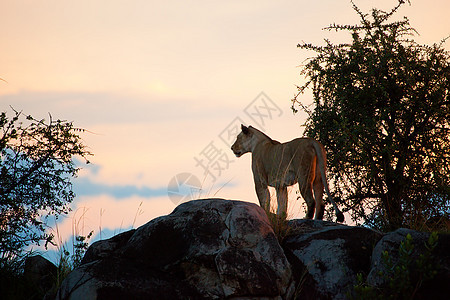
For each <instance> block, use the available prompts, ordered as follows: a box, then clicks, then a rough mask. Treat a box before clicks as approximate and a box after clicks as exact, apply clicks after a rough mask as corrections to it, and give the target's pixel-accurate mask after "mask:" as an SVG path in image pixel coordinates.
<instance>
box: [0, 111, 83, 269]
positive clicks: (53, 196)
mask: <svg viewBox="0 0 450 300" xmlns="http://www.w3.org/2000/svg"><path fill="white" fill-rule="evenodd" d="M13 112H14V116H13V117H12V118H11V119H8V117H7V115H6V112H2V113H1V114H0V128H1V132H0V134H1V135H0V152H1V156H0V211H1V215H0V262H1V263H4V262H6V261H8V260H10V259H14V258H15V257H17V256H18V255H20V254H21V253H23V249H24V247H25V246H27V245H30V244H32V243H39V242H40V241H46V243H48V242H51V240H52V238H53V236H52V235H48V234H47V233H46V232H45V230H46V222H45V221H46V220H45V219H46V218H47V217H48V216H49V215H59V214H62V213H67V212H68V211H69V210H70V209H69V206H68V204H69V203H70V202H71V201H72V200H73V198H74V193H73V191H72V184H71V181H70V179H71V178H72V177H75V176H76V174H77V172H78V168H77V167H76V166H75V164H74V161H73V157H74V156H80V157H82V158H84V159H85V160H86V162H89V161H88V160H87V158H86V157H87V156H88V155H90V153H89V152H88V151H87V150H86V147H85V146H84V145H83V144H82V141H81V139H80V137H79V136H78V134H77V133H78V132H79V131H82V130H81V129H77V128H75V127H73V124H72V122H67V121H61V120H56V121H54V120H52V117H51V115H50V120H49V121H48V123H46V121H45V120H36V119H34V118H33V117H32V116H26V117H25V116H24V115H23V114H22V113H21V112H17V111H15V110H13ZM23 119H25V120H23ZM24 122H25V123H24Z"/></svg>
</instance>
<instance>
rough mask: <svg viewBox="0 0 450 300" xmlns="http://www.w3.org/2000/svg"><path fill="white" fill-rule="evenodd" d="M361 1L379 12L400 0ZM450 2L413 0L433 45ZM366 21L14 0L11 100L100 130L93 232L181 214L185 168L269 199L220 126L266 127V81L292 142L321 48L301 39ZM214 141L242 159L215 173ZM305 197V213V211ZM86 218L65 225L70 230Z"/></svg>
mask: <svg viewBox="0 0 450 300" xmlns="http://www.w3.org/2000/svg"><path fill="white" fill-rule="evenodd" d="M355 2H356V4H357V5H358V6H359V7H360V8H361V9H362V10H363V11H368V10H369V9H370V8H371V7H374V6H376V7H378V8H380V9H383V10H389V9H390V8H391V7H393V6H394V5H395V4H396V2H397V1H395V0H383V1H364V0H359V1H357V0H356V1H355ZM449 8H450V2H449V1H448V0H437V1H423V0H422V1H414V0H413V1H412V5H411V6H409V5H405V6H404V7H402V8H401V9H400V11H399V14H398V17H402V16H403V15H407V16H408V17H409V18H410V21H411V24H412V26H413V27H415V28H416V29H417V30H418V32H419V34H420V36H417V37H416V40H417V41H418V42H420V43H427V44H430V43H433V42H438V41H440V40H441V39H442V38H445V37H447V36H448V35H450V19H449V18H448V13H449V12H450V9H449ZM358 20H359V19H358V16H357V15H356V13H355V12H354V11H353V10H352V7H351V3H350V2H349V1H347V0H321V1H306V0H300V1H282V2H280V1H207V2H206V1H117V0H108V1H100V0H97V1H92V0H89V1H88V0H79V1H56V0H55V1H17V0H2V1H0V28H1V29H2V34H0V45H1V49H2V50H1V55H0V66H1V68H0V78H3V79H5V80H6V81H7V83H5V82H2V81H0V108H2V110H8V109H9V105H12V106H13V107H14V108H15V109H18V110H24V112H25V113H27V114H32V115H34V116H35V117H37V118H45V117H46V116H47V115H48V114H47V113H48V112H51V114H52V116H53V117H54V118H61V119H67V120H71V121H74V123H75V125H76V126H78V127H83V128H86V129H88V130H89V131H91V132H94V133H95V134H88V133H85V134H83V138H84V140H85V143H86V144H87V145H88V146H89V147H90V150H91V151H92V152H93V153H94V154H95V156H94V157H93V158H92V159H91V161H92V162H93V167H90V168H85V169H84V170H82V171H81V173H80V178H79V180H81V181H80V184H79V185H78V188H79V189H80V190H79V191H77V190H76V192H77V194H78V197H77V198H76V200H75V202H74V203H73V208H74V211H76V210H77V209H79V208H86V209H87V212H86V213H85V214H84V215H83V218H84V221H85V222H84V225H83V231H84V234H86V233H87V232H89V231H90V230H94V231H95V234H98V233H99V228H102V229H103V230H105V231H106V230H107V229H110V230H114V229H115V228H128V227H130V226H131V225H132V224H133V223H134V225H135V226H137V225H141V224H143V223H145V222H147V221H149V220H150V219H152V218H154V217H156V216H159V215H162V214H167V213H170V212H171V210H173V208H174V207H175V205H176V203H174V202H173V201H171V200H170V199H169V198H168V196H167V194H166V193H165V190H166V189H167V186H168V184H169V182H170V180H171V179H172V178H173V177H174V176H175V175H177V174H179V173H183V172H188V173H191V174H194V175H195V176H196V177H197V178H199V180H200V181H201V183H202V189H203V190H202V192H201V193H200V194H201V196H204V197H212V196H215V197H224V198H232V199H242V200H248V201H253V202H256V201H257V200H256V195H255V193H254V190H253V182H252V175H251V171H250V155H247V156H244V157H242V158H240V159H239V160H237V159H236V158H234V157H233V156H232V153H231V151H230V150H229V145H226V143H224V142H223V141H222V139H221V133H223V132H224V130H225V129H226V128H227V127H228V126H229V125H230V124H231V123H232V122H233V121H236V120H243V121H244V122H246V123H250V124H253V125H255V120H253V119H252V118H251V117H250V116H251V114H250V116H249V115H248V114H247V113H248V112H249V111H250V110H251V109H252V106H251V104H252V103H253V104H255V103H259V104H261V102H258V101H261V98H258V96H259V95H260V93H261V92H264V93H265V96H264V97H268V99H269V100H271V101H272V103H273V104H274V105H275V106H276V108H277V109H279V111H276V112H277V114H274V115H272V116H271V117H270V118H269V117H268V118H266V119H265V123H264V124H263V126H262V127H263V128H261V129H264V130H265V132H266V133H267V134H269V135H270V136H272V137H274V138H276V139H278V140H280V141H287V140H290V139H293V138H295V137H298V136H301V135H302V132H303V129H302V127H300V125H301V124H302V123H303V122H304V120H305V119H304V116H303V115H293V114H292V112H291V111H290V108H289V107H290V99H291V98H292V96H293V95H294V93H295V92H296V89H295V85H296V84H300V83H301V78H300V77H299V72H300V68H299V67H298V66H299V65H300V64H301V63H302V62H303V61H304V60H305V59H306V58H307V57H308V56H309V55H311V54H312V53H306V52H302V51H300V50H298V49H297V48H296V45H297V44H298V43H300V42H302V41H305V42H312V43H316V44H317V43H319V44H320V43H322V41H323V39H324V38H325V37H326V38H329V39H331V40H332V41H333V42H339V41H340V39H342V38H343V37H344V36H343V35H342V34H340V33H338V34H336V33H334V32H326V31H323V30H321V29H322V28H324V27H326V26H328V25H329V24H331V23H338V24H347V23H349V24H355V23H357V22H358ZM446 47H447V49H449V43H448V42H447V45H446ZM255 100H256V102H253V101H255ZM308 100H310V99H305V101H308ZM274 112H275V111H274ZM279 113H281V116H280V115H279ZM236 118H238V119H236ZM256 121H258V120H256ZM211 143H212V145H214V146H215V147H216V148H217V150H218V151H220V155H225V156H226V155H228V157H229V159H230V160H233V162H230V164H229V166H228V167H227V168H226V170H223V172H222V173H221V174H220V176H217V177H218V178H217V180H216V181H215V182H213V181H212V180H211V177H209V176H207V175H205V174H204V172H203V170H202V168H201V167H200V166H199V165H198V164H197V162H196V160H195V158H200V157H201V156H202V153H203V152H204V151H205V149H207V147H208V146H209V145H211ZM225 156H224V157H225ZM216 175H217V174H216ZM81 189H84V190H81ZM119 194H120V197H119V196H118V195H119ZM293 198H296V197H295V196H294V197H293ZM141 203H142V204H141ZM301 203H302V202H301V201H297V202H294V203H293V206H292V208H291V212H292V215H293V216H301V215H303V211H302V209H301ZM78 212H80V210H78ZM74 216H75V219H77V218H80V216H79V214H78V216H77V215H75V214H72V215H71V216H70V217H69V218H66V219H64V220H63V221H62V222H61V223H60V225H59V230H60V231H61V232H62V233H63V235H64V236H68V235H70V233H71V232H72V230H71V227H72V224H73V219H72V218H73V217H74ZM81 233H83V232H81Z"/></svg>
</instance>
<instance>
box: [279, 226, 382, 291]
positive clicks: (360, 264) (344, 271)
mask: <svg viewBox="0 0 450 300" xmlns="http://www.w3.org/2000/svg"><path fill="white" fill-rule="evenodd" d="M289 225H290V226H289V227H290V230H291V231H290V233H289V235H288V236H287V237H286V238H285V240H284V243H283V247H284V249H285V252H286V255H287V257H288V259H289V261H290V262H291V264H292V266H293V269H294V277H295V279H296V291H295V295H296V299H346V298H347V296H346V295H347V294H348V293H349V292H350V291H351V289H352V287H353V286H354V285H355V284H356V283H357V277H356V275H357V274H358V273H361V272H363V273H365V274H367V273H368V272H369V270H370V257H371V253H372V250H373V247H374V246H375V244H376V243H377V241H378V240H380V239H381V237H382V234H381V233H380V232H377V231H374V230H371V229H367V228H363V227H349V226H344V225H339V224H336V223H332V222H326V221H318V220H292V221H290V224H289Z"/></svg>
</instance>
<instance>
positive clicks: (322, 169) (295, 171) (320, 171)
mask: <svg viewBox="0 0 450 300" xmlns="http://www.w3.org/2000/svg"><path fill="white" fill-rule="evenodd" d="M241 129H242V132H241V133H239V135H238V136H237V139H236V142H235V143H234V144H233V146H231V150H233V152H234V154H235V155H236V157H240V156H242V155H243V154H245V153H247V152H251V153H252V171H253V179H254V181H255V188H256V194H257V196H258V200H259V203H260V205H261V207H263V208H264V209H265V210H266V211H269V206H270V194H269V190H268V188H267V187H268V186H271V187H274V188H275V189H276V193H277V202H278V210H277V215H278V216H279V217H281V218H286V216H287V200H288V199H287V198H288V195H287V187H288V186H291V185H294V184H295V183H298V185H299V189H300V192H301V194H302V197H303V198H304V199H305V201H306V204H307V206H308V209H307V213H306V218H308V219H312V217H313V215H314V210H315V209H316V208H317V209H316V215H315V218H316V219H319V220H322V219H323V214H324V209H325V204H324V203H323V200H322V198H323V189H324V187H325V191H326V192H327V195H328V199H330V201H331V203H332V204H333V206H334V210H335V211H336V217H337V221H338V222H343V221H344V215H343V214H342V212H341V211H340V210H339V208H338V207H337V205H336V203H335V202H334V200H333V197H331V195H330V190H329V188H328V183H327V177H326V155H325V149H324V148H323V146H322V144H320V143H319V142H318V141H316V140H313V139H310V138H298V139H294V140H292V141H290V142H287V143H280V142H278V141H275V140H272V139H271V138H270V137H268V136H267V135H265V134H264V133H262V132H261V131H259V130H257V129H255V128H253V127H252V126H249V127H246V126H244V125H241ZM313 190H314V197H313Z"/></svg>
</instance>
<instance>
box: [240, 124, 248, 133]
mask: <svg viewBox="0 0 450 300" xmlns="http://www.w3.org/2000/svg"><path fill="white" fill-rule="evenodd" d="M241 129H242V132H243V133H244V134H248V133H249V132H250V131H249V130H248V127H246V126H244V125H243V124H241Z"/></svg>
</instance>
